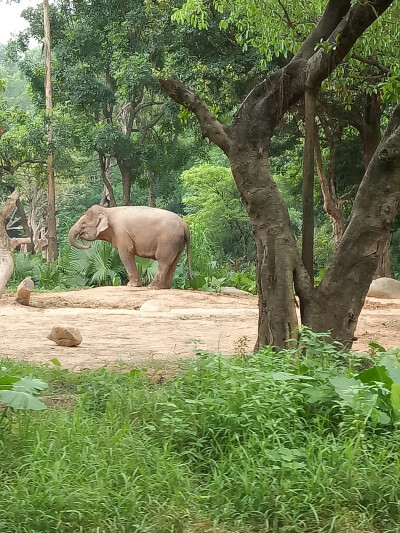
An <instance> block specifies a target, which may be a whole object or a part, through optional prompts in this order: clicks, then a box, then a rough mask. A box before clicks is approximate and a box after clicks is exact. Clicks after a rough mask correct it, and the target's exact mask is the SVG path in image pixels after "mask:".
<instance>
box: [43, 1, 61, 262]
mask: <svg viewBox="0 0 400 533" xmlns="http://www.w3.org/2000/svg"><path fill="white" fill-rule="evenodd" d="M43 24H44V50H45V95H46V119H47V125H46V127H47V144H48V150H49V153H48V156H47V187H48V192H47V201H48V249H47V259H48V260H49V261H52V262H54V261H56V260H57V256H58V252H57V223H56V192H55V183H54V161H53V148H52V142H53V135H52V132H51V118H52V113H53V95H52V87H51V53H50V18H49V2H48V0H43Z"/></svg>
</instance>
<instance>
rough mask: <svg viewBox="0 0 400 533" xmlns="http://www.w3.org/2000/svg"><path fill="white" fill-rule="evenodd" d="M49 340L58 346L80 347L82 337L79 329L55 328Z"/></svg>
mask: <svg viewBox="0 0 400 533" xmlns="http://www.w3.org/2000/svg"><path fill="white" fill-rule="evenodd" d="M47 338H48V339H50V340H51V341H54V342H55V343H56V344H58V346H79V344H80V343H81V342H82V335H81V333H80V331H79V329H77V328H72V327H70V326H67V327H61V326H54V327H53V329H52V330H51V332H50V334H49V335H47Z"/></svg>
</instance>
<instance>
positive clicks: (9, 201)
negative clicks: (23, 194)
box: [0, 190, 19, 223]
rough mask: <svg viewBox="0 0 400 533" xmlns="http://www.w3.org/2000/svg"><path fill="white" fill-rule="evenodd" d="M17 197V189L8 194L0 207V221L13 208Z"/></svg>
mask: <svg viewBox="0 0 400 533" xmlns="http://www.w3.org/2000/svg"><path fill="white" fill-rule="evenodd" d="M18 198H19V192H18V191H17V190H15V191H14V192H13V193H11V194H10V196H9V197H8V198H7V200H6V202H5V203H4V205H3V206H2V207H1V208H0V223H4V221H5V219H6V218H7V217H8V215H9V214H10V213H11V211H12V210H13V209H14V207H15V203H16V201H17V200H18ZM1 220H3V222H1Z"/></svg>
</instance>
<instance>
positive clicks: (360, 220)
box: [304, 105, 400, 347]
mask: <svg viewBox="0 0 400 533" xmlns="http://www.w3.org/2000/svg"><path fill="white" fill-rule="evenodd" d="M399 146H400V105H398V106H397V108H396V110H395V112H394V114H393V116H392V119H391V120H390V122H389V125H388V128H387V132H386V134H385V137H384V138H383V140H382V142H381V143H380V145H379V146H378V148H377V150H376V152H375V155H374V157H373V158H372V160H371V163H370V164H369V166H368V169H367V171H366V173H365V176H364V178H363V180H362V182H361V185H360V187H359V189H358V192H357V195H356V198H355V200H354V206H353V210H352V213H351V216H350V220H349V223H348V225H347V228H346V231H345V233H344V235H343V238H342V240H341V242H340V244H339V247H338V249H337V251H336V253H335V255H334V257H333V260H332V262H331V264H330V266H329V268H328V270H327V272H326V274H325V276H324V279H323V280H322V283H321V284H320V285H319V286H318V287H317V288H316V289H315V291H314V293H313V295H312V298H311V300H310V302H309V303H308V305H307V306H306V311H305V317H304V322H305V323H306V324H307V325H308V326H310V327H311V328H312V329H313V330H314V331H322V332H324V331H329V330H330V331H331V336H332V338H333V339H336V340H339V341H341V342H343V343H344V344H345V345H346V346H347V347H350V346H351V344H352V342H353V337H354V332H355V328H356V325H357V321H358V317H359V315H360V312H361V309H362V307H363V305H364V301H365V297H366V295H367V292H368V288H369V285H370V283H371V280H372V278H373V275H374V272H375V271H376V268H377V265H378V259H379V256H380V255H381V254H382V251H383V249H384V248H385V246H386V244H387V238H388V235H389V232H390V228H391V227H392V225H393V223H394V219H395V217H396V215H397V213H398V211H399V206H400V150H399ZM339 303H340V305H339Z"/></svg>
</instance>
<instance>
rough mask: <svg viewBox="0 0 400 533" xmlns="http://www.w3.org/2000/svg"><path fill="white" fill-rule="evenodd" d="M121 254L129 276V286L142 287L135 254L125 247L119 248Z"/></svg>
mask: <svg viewBox="0 0 400 533" xmlns="http://www.w3.org/2000/svg"><path fill="white" fill-rule="evenodd" d="M118 252H119V256H120V258H121V261H122V263H123V264H124V267H125V270H126V272H127V274H128V276H129V281H128V287H141V286H142V284H141V282H140V276H139V272H138V269H137V266H136V261H135V255H134V253H133V252H129V251H127V250H124V249H119V248H118Z"/></svg>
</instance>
